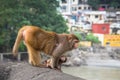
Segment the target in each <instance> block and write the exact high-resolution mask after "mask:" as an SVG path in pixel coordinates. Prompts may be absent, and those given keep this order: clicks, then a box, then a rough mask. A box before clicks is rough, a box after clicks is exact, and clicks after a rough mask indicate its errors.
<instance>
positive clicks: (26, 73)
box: [0, 62, 84, 80]
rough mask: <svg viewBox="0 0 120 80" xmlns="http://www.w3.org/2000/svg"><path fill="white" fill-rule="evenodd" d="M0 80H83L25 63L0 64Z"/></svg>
mask: <svg viewBox="0 0 120 80" xmlns="http://www.w3.org/2000/svg"><path fill="white" fill-rule="evenodd" d="M0 80H84V79H81V78H78V77H74V76H71V75H68V74H65V73H62V72H59V71H56V70H53V69H48V68H39V67H33V66H31V65H29V64H28V63H27V62H19V63H18V62H7V63H3V62H1V63H0Z"/></svg>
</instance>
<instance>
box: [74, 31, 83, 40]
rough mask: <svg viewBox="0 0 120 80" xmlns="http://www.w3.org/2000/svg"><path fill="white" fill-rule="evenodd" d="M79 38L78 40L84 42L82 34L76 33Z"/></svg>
mask: <svg viewBox="0 0 120 80" xmlns="http://www.w3.org/2000/svg"><path fill="white" fill-rule="evenodd" d="M74 34H75V35H76V36H77V37H78V39H79V40H80V41H81V40H82V36H81V34H80V33H74Z"/></svg>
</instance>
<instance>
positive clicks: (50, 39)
mask: <svg viewBox="0 0 120 80" xmlns="http://www.w3.org/2000/svg"><path fill="white" fill-rule="evenodd" d="M22 29H24V31H25V34H26V35H27V36H25V37H24V39H25V41H26V42H25V43H27V44H29V45H31V46H32V47H33V48H34V49H36V50H38V51H43V52H45V53H46V54H49V55H50V54H51V53H52V51H53V49H54V48H55V46H56V43H57V34H56V33H55V32H49V31H45V30H43V29H41V28H39V27H36V26H24V27H23V28H22ZM22 29H21V30H22Z"/></svg>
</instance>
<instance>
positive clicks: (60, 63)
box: [44, 56, 67, 71]
mask: <svg viewBox="0 0 120 80" xmlns="http://www.w3.org/2000/svg"><path fill="white" fill-rule="evenodd" d="M66 61H67V57H66V56H61V57H60V59H59V62H58V66H57V68H56V69H57V70H60V71H61V65H62V63H65V62H66ZM51 63H52V59H48V60H45V62H44V64H45V65H46V66H47V67H49V68H52V67H51Z"/></svg>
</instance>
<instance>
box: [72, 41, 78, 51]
mask: <svg viewBox="0 0 120 80" xmlns="http://www.w3.org/2000/svg"><path fill="white" fill-rule="evenodd" d="M78 47H79V41H78V40H74V44H73V48H74V49H76V48H78Z"/></svg>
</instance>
